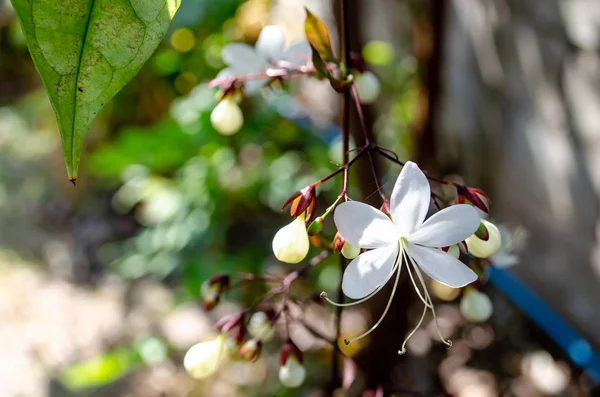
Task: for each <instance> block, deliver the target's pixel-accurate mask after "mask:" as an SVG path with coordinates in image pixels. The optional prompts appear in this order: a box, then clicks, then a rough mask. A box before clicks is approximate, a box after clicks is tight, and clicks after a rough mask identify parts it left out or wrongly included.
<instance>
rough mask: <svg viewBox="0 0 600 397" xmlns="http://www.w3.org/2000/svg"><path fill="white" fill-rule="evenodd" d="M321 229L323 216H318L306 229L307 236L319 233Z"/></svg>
mask: <svg viewBox="0 0 600 397" xmlns="http://www.w3.org/2000/svg"><path fill="white" fill-rule="evenodd" d="M321 230H323V218H321V217H318V218H317V219H315V220H314V221H312V222H311V223H310V225H309V226H308V229H307V230H306V231H307V232H308V235H309V236H316V235H317V234H319V233H321Z"/></svg>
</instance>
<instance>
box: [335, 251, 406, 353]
mask: <svg viewBox="0 0 600 397" xmlns="http://www.w3.org/2000/svg"><path fill="white" fill-rule="evenodd" d="M400 249H402V247H400ZM398 259H399V258H396V260H398ZM397 267H398V270H397V273H396V279H395V280H394V287H393V288H392V293H391V294H390V299H389V300H388V303H387V305H386V306H385V309H384V310H383V314H382V315H381V317H379V320H377V322H376V323H375V324H374V325H373V326H372V327H371V328H369V330H368V331H366V332H365V333H363V334H361V335H359V336H357V337H356V338H352V339H350V340H346V339H344V343H345V344H346V345H349V344H350V343H352V342H355V341H357V340H359V339H362V338H364V337H365V336H367V335H369V334H370V333H371V332H373V331H374V330H375V328H377V327H378V326H379V324H381V322H382V321H383V318H384V317H385V315H386V314H387V312H388V310H389V309H390V306H391V305H392V300H394V295H395V294H396V287H398V280H400V273H401V272H402V261H400V263H398V266H397Z"/></svg>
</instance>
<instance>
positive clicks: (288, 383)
mask: <svg viewBox="0 0 600 397" xmlns="http://www.w3.org/2000/svg"><path fill="white" fill-rule="evenodd" d="M304 379H306V369H305V368H304V366H303V365H302V364H300V362H298V360H297V359H296V357H294V356H290V357H289V358H288V359H287V361H286V363H285V365H282V366H281V367H279V381H280V382H281V384H282V385H284V386H285V387H291V388H294V387H298V386H300V385H301V384H302V383H304Z"/></svg>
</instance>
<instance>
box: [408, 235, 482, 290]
mask: <svg viewBox="0 0 600 397" xmlns="http://www.w3.org/2000/svg"><path fill="white" fill-rule="evenodd" d="M406 249H407V252H408V255H410V257H411V258H412V259H414V261H415V262H416V263H417V265H419V267H420V268H421V269H423V271H424V272H425V273H427V275H428V276H429V277H431V278H432V279H434V280H435V281H438V282H440V283H442V284H445V285H447V286H449V287H452V288H461V287H464V286H465V285H467V284H470V283H472V282H473V281H475V280H477V274H475V272H474V271H473V270H471V269H470V268H469V267H468V266H467V265H465V264H464V263H462V262H461V261H459V260H458V259H456V258H455V257H453V256H452V255H450V254H447V253H445V252H444V251H442V250H439V249H436V248H430V247H422V246H420V245H414V244H410V243H408V244H406Z"/></svg>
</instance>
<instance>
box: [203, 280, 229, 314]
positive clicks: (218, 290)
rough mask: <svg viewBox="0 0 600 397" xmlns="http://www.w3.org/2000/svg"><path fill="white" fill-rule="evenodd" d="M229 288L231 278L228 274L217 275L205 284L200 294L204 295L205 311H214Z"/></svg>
mask: <svg viewBox="0 0 600 397" xmlns="http://www.w3.org/2000/svg"><path fill="white" fill-rule="evenodd" d="M227 288H229V276H228V275H226V274H216V275H214V276H212V277H211V278H210V279H208V280H206V281H205V282H203V283H202V286H201V288H200V293H201V295H202V305H203V306H204V310H206V311H210V310H212V309H214V307H215V306H217V304H218V303H219V301H220V300H221V295H222V294H223V292H224V291H225V290H226V289H227Z"/></svg>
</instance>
